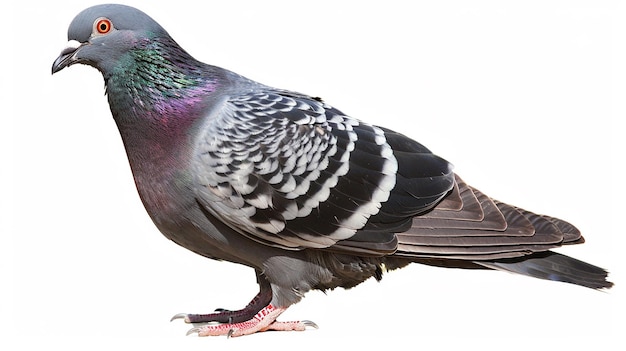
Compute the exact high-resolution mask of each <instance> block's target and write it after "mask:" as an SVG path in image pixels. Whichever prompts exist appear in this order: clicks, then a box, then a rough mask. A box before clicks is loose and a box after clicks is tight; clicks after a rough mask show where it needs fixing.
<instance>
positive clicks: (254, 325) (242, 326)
mask: <svg viewBox="0 0 626 351" xmlns="http://www.w3.org/2000/svg"><path fill="white" fill-rule="evenodd" d="M285 310H286V308H282V307H274V305H272V304H269V305H267V306H266V307H264V308H262V309H261V310H260V311H259V313H257V314H256V315H255V316H254V317H252V319H250V320H247V321H244V322H239V323H224V324H216V325H204V326H201V327H197V328H192V329H191V330H189V332H188V333H187V335H189V334H192V333H198V335H199V336H218V335H226V336H228V337H231V336H242V335H249V334H254V333H256V332H262V331H266V330H280V331H290V330H298V331H302V330H305V329H306V327H307V326H309V327H314V328H317V325H316V324H315V323H313V322H310V321H301V322H277V321H276V318H278V316H280V314H281V313H283V312H284V311H285Z"/></svg>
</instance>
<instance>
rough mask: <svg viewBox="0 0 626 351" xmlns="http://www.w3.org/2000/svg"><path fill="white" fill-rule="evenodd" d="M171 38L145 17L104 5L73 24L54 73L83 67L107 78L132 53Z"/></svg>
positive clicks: (98, 6)
mask: <svg viewBox="0 0 626 351" xmlns="http://www.w3.org/2000/svg"><path fill="white" fill-rule="evenodd" d="M159 37H169V35H168V34H167V32H166V31H165V30H164V29H163V28H162V27H161V26H160V25H159V24H158V23H157V22H155V21H154V20H153V19H152V18H150V17H149V16H148V15H146V14H145V13H143V12H141V11H139V10H137V9H135V8H133V7H130V6H125V5H117V4H104V5H97V6H93V7H90V8H87V9H85V10H83V11H82V12H80V13H79V14H78V15H77V16H76V17H75V18H74V20H73V21H72V23H71V24H70V27H69V30H68V40H69V43H68V46H67V48H65V49H63V51H62V52H61V54H60V55H59V57H58V58H57V59H56V60H55V61H54V63H53V65H52V73H53V74H54V73H56V72H59V71H60V70H62V69H63V68H65V67H68V66H71V65H73V64H75V63H83V64H87V65H90V66H93V67H95V68H97V69H98V70H100V71H101V72H102V73H103V75H105V77H106V76H108V75H110V74H112V71H113V70H114V69H115V68H116V66H117V64H118V63H119V62H120V61H121V60H123V59H124V57H125V55H127V54H128V52H129V51H130V50H132V49H135V48H137V47H141V46H142V45H145V44H146V42H147V41H149V40H151V39H154V38H159Z"/></svg>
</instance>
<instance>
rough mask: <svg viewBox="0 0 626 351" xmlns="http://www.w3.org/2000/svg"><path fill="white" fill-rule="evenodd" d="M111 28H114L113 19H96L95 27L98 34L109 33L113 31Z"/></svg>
mask: <svg viewBox="0 0 626 351" xmlns="http://www.w3.org/2000/svg"><path fill="white" fill-rule="evenodd" d="M111 28H113V25H112V24H111V21H109V20H108V19H106V18H102V19H99V20H97V21H96V25H95V29H96V31H97V32H98V34H107V33H108V32H110V31H111Z"/></svg>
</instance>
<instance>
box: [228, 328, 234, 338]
mask: <svg viewBox="0 0 626 351" xmlns="http://www.w3.org/2000/svg"><path fill="white" fill-rule="evenodd" d="M234 333H235V329H230V330H229V331H228V334H226V339H230V337H231V336H233V334H234Z"/></svg>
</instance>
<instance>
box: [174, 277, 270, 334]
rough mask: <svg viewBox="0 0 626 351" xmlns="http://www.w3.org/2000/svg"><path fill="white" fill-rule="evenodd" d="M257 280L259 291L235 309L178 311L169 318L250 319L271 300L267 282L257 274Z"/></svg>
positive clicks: (201, 320)
mask: <svg viewBox="0 0 626 351" xmlns="http://www.w3.org/2000/svg"><path fill="white" fill-rule="evenodd" d="M257 281H258V283H259V287H260V290H259V293H258V294H257V295H256V296H255V297H254V298H253V299H252V301H250V303H249V304H248V305H247V306H246V307H244V308H242V309H240V310H236V311H230V310H224V309H221V308H220V309H217V310H216V312H215V313H209V314H186V313H179V314H177V315H175V316H174V317H172V319H171V320H174V319H179V318H183V319H184V320H185V322H186V323H207V322H219V323H231V324H232V323H239V322H245V321H249V320H251V319H252V318H253V317H254V316H255V315H256V314H257V313H259V311H261V310H262V309H263V308H264V307H266V306H268V305H269V303H270V301H271V300H272V288H271V287H270V284H269V282H268V281H267V280H266V279H265V278H263V277H261V276H259V275H258V273H257Z"/></svg>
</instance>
